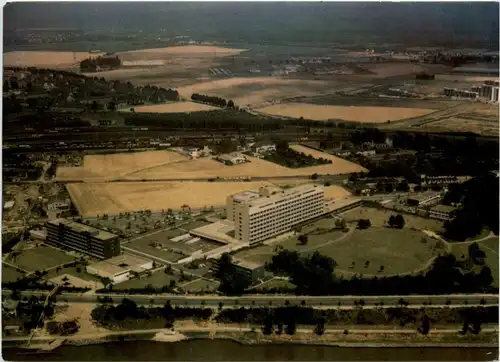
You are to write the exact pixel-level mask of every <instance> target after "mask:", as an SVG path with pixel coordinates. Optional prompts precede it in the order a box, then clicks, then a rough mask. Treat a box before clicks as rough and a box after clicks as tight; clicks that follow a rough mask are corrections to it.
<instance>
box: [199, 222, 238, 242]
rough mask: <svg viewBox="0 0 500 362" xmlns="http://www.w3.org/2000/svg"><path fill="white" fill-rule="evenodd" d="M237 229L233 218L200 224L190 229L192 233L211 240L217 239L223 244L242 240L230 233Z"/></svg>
mask: <svg viewBox="0 0 500 362" xmlns="http://www.w3.org/2000/svg"><path fill="white" fill-rule="evenodd" d="M234 230H235V225H234V222H233V221H231V220H219V221H217V222H214V223H212V224H208V225H204V226H200V227H199V228H196V229H193V230H190V231H189V233H190V234H191V235H195V236H199V237H202V238H205V239H209V240H215V241H218V242H220V243H223V244H233V243H235V242H240V241H239V240H237V239H235V238H233V237H232V236H230V235H228V234H229V233H230V232H231V231H234Z"/></svg>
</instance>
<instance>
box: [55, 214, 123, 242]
mask: <svg viewBox="0 0 500 362" xmlns="http://www.w3.org/2000/svg"><path fill="white" fill-rule="evenodd" d="M47 223H48V224H51V225H55V226H59V224H63V225H64V226H66V227H67V228H69V229H71V230H74V231H76V232H79V233H84V232H87V233H91V234H93V235H92V236H93V237H95V238H96V239H100V240H103V241H105V240H109V239H114V238H116V237H118V235H116V234H113V233H110V232H107V231H104V230H101V229H97V228H95V227H93V226H89V225H85V224H80V223H79V222H75V221H72V220H68V219H55V220H51V221H47Z"/></svg>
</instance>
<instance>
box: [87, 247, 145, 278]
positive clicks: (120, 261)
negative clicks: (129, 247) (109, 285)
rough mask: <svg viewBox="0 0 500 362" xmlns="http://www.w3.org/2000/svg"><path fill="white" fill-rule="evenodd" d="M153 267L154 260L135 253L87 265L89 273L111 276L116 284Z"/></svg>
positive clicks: (105, 276) (102, 276)
mask: <svg viewBox="0 0 500 362" xmlns="http://www.w3.org/2000/svg"><path fill="white" fill-rule="evenodd" d="M150 269H153V261H152V260H148V259H143V258H139V257H138V256H135V255H130V254H122V255H119V256H115V257H114V258H110V259H106V260H103V261H100V262H98V263H94V264H90V265H87V273H89V274H93V275H97V276H99V277H101V278H109V279H110V280H111V281H112V282H113V283H114V284H117V283H121V282H124V281H126V280H129V279H130V278H132V277H134V276H135V275H136V274H140V273H142V272H145V271H146V270H150Z"/></svg>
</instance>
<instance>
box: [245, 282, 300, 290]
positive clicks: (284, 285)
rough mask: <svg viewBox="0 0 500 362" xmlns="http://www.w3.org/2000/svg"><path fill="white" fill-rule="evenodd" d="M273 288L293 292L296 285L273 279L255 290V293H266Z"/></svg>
mask: <svg viewBox="0 0 500 362" xmlns="http://www.w3.org/2000/svg"><path fill="white" fill-rule="evenodd" d="M273 288H286V289H290V290H293V289H295V284H292V283H290V282H289V281H287V280H283V279H271V280H270V281H268V282H267V283H264V284H262V285H260V286H258V287H256V288H255V289H254V290H255V291H265V290H269V289H273Z"/></svg>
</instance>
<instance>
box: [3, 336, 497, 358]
mask: <svg viewBox="0 0 500 362" xmlns="http://www.w3.org/2000/svg"><path fill="white" fill-rule="evenodd" d="M20 351H21V350H20V349H18V348H3V349H2V357H3V358H4V359H5V360H7V361H216V360H217V361H266V360H267V361H287V360H288V361H417V360H421V361H422V360H424V361H425V360H427V361H493V360H498V349H496V348H343V347H329V346H306V345H290V344H286V345H279V344H262V345H242V344H239V343H237V342H234V341H231V340H221V339H219V340H217V339H215V340H202V339H199V340H186V341H181V342H175V343H163V342H149V341H134V342H113V343H107V344H98V345H88V346H80V347H77V346H62V347H60V348H58V349H57V350H56V351H55V354H43V355H21V354H18V353H19V352H20Z"/></svg>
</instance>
